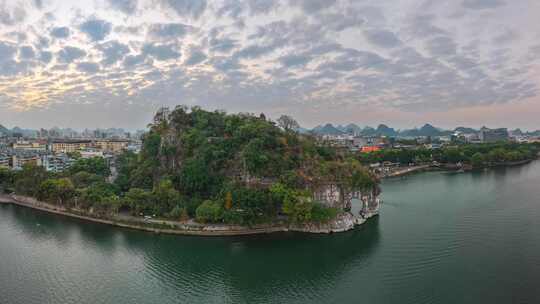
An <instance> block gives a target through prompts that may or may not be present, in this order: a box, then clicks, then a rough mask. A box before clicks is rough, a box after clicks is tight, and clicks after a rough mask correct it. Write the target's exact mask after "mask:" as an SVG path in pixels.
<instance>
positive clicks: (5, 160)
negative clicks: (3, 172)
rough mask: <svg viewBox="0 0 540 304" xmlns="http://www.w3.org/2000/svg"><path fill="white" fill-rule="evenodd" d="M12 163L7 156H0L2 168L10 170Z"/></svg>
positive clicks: (0, 166)
mask: <svg viewBox="0 0 540 304" xmlns="http://www.w3.org/2000/svg"><path fill="white" fill-rule="evenodd" d="M10 163H11V157H9V156H8V155H5V154H0V168H7V169H9V168H10V167H11V166H10Z"/></svg>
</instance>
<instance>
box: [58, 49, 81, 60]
mask: <svg viewBox="0 0 540 304" xmlns="http://www.w3.org/2000/svg"><path fill="white" fill-rule="evenodd" d="M57 56H58V61H59V62H61V63H71V62H73V61H74V60H77V59H80V58H82V57H85V56H86V52H85V51H83V50H81V49H79V48H77V47H73V46H66V47H65V48H64V49H62V50H60V51H59V52H58V53H57Z"/></svg>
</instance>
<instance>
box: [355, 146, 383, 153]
mask: <svg viewBox="0 0 540 304" xmlns="http://www.w3.org/2000/svg"><path fill="white" fill-rule="evenodd" d="M380 150H381V148H380V147H378V146H364V147H362V148H361V149H360V152H361V153H370V152H376V151H380Z"/></svg>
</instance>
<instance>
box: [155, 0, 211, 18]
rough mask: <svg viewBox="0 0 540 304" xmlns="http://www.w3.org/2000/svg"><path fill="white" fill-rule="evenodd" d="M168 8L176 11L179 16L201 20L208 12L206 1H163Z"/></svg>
mask: <svg viewBox="0 0 540 304" xmlns="http://www.w3.org/2000/svg"><path fill="white" fill-rule="evenodd" d="M161 2H162V3H163V4H164V5H165V6H166V7H169V8H171V9H172V10H174V11H175V12H176V13H177V14H178V15H179V16H187V17H192V18H195V19H197V18H199V17H200V16H201V15H202V13H204V11H205V10H206V0H197V1H193V0H161Z"/></svg>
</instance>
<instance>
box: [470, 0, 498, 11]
mask: <svg viewBox="0 0 540 304" xmlns="http://www.w3.org/2000/svg"><path fill="white" fill-rule="evenodd" d="M505 4H506V3H505V2H504V1H503V0H463V2H462V5H463V7H465V8H469V9H474V10H482V9H492V8H496V7H499V6H503V5H505Z"/></svg>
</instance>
